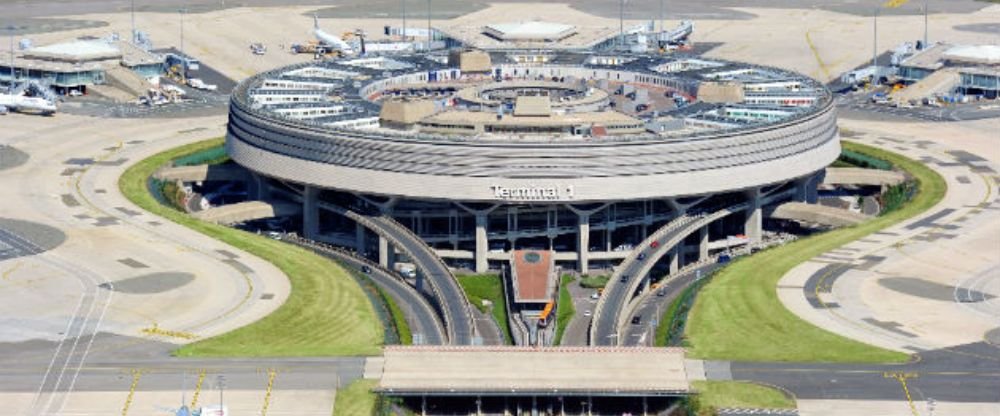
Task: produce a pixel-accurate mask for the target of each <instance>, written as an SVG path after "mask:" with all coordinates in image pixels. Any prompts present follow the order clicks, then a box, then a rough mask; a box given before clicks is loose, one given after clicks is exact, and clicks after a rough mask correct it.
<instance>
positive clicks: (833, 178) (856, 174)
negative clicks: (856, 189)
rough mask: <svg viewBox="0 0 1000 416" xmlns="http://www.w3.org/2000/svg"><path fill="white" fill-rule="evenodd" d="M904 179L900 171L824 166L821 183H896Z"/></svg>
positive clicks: (875, 184)
mask: <svg viewBox="0 0 1000 416" xmlns="http://www.w3.org/2000/svg"><path fill="white" fill-rule="evenodd" d="M905 180H906V176H904V175H903V174H902V173H900V172H896V171H892V170H881V169H864V168H826V176H825V177H824V178H823V185H872V186H881V185H898V184H900V183H902V182H903V181H905Z"/></svg>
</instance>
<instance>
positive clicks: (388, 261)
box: [378, 236, 396, 270]
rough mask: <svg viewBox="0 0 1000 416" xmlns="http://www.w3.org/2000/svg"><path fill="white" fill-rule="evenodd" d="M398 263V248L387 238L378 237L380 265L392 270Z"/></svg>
mask: <svg viewBox="0 0 1000 416" xmlns="http://www.w3.org/2000/svg"><path fill="white" fill-rule="evenodd" d="M395 263H396V248H395V247H393V246H392V243H390V242H389V240H387V239H386V238H385V237H382V236H378V264H379V265H380V266H382V267H385V268H387V269H390V270H391V269H392V266H393V265H395Z"/></svg>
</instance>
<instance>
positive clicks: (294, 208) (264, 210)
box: [191, 201, 302, 224]
mask: <svg viewBox="0 0 1000 416" xmlns="http://www.w3.org/2000/svg"><path fill="white" fill-rule="evenodd" d="M301 213H302V206H301V205H298V204H292V203H288V202H277V201H272V202H264V201H247V202H239V203H236V204H229V205H221V206H218V207H214V208H209V209H206V210H204V211H198V212H195V213H193V214H191V215H192V216H193V217H195V218H197V219H199V220H202V221H208V222H214V223H216V224H237V223H241V222H246V221H252V220H259V219H264V218H274V217H287V216H293V215H298V214H301Z"/></svg>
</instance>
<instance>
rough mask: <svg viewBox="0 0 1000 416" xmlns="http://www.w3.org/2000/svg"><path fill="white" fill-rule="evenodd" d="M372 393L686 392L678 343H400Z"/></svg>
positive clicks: (597, 394) (393, 348)
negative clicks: (601, 345)
mask: <svg viewBox="0 0 1000 416" xmlns="http://www.w3.org/2000/svg"><path fill="white" fill-rule="evenodd" d="M384 357H385V361H384V366H383V370H382V379H381V382H380V383H379V385H378V388H377V391H378V392H380V393H382V394H385V395H390V396H508V397H515V396H521V397H525V396H590V397H614V396H621V397H629V396H631V397H653V396H682V395H687V394H689V393H690V389H691V387H690V384H689V382H688V379H687V376H686V374H685V369H684V350H683V349H679V348H625V347H620V348H619V347H615V348H592V347H553V348H532V347H432V346H420V347H398V346H389V347H386V348H385V350H384Z"/></svg>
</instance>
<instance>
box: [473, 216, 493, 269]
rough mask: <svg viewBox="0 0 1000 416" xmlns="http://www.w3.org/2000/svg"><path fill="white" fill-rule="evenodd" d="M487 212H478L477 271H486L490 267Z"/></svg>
mask: <svg viewBox="0 0 1000 416" xmlns="http://www.w3.org/2000/svg"><path fill="white" fill-rule="evenodd" d="M486 223H487V218H486V213H485V212H482V213H477V214H476V253H475V257H476V273H486V271H487V270H488V269H489V266H490V265H489V262H488V261H486V253H487V252H488V251H489V249H490V247H489V245H490V244H489V240H488V239H487V238H486Z"/></svg>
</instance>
